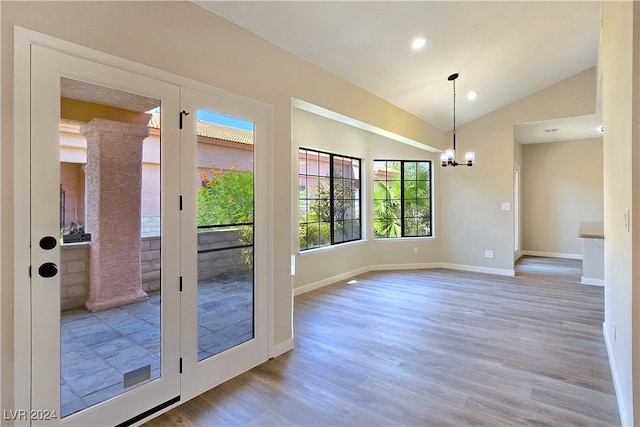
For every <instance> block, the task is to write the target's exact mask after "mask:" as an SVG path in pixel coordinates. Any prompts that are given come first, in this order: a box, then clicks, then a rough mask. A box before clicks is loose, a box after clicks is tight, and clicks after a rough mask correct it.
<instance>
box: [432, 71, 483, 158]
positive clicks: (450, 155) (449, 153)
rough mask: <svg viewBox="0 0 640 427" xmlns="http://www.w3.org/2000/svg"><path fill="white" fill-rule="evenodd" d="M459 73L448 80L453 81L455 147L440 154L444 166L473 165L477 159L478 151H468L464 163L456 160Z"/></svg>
mask: <svg viewBox="0 0 640 427" xmlns="http://www.w3.org/2000/svg"><path fill="white" fill-rule="evenodd" d="M457 78H458V73H455V74H451V75H450V76H449V77H448V78H447V80H449V81H450V82H452V83H453V132H452V133H453V148H448V149H446V150H444V153H442V154H441V155H440V161H441V162H442V166H443V167H447V166H453V167H456V166H473V161H474V160H475V159H476V153H474V152H473V151H467V152H466V153H464V160H465V162H464V163H458V162H456V79H457Z"/></svg>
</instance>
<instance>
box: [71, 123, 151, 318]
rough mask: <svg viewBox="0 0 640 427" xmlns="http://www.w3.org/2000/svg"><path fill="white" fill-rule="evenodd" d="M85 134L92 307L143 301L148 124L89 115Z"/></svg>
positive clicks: (84, 127)
mask: <svg viewBox="0 0 640 427" xmlns="http://www.w3.org/2000/svg"><path fill="white" fill-rule="evenodd" d="M80 133H81V134H82V135H84V136H85V138H86V139H87V168H86V192H85V194H86V203H87V206H86V226H85V230H86V232H87V233H91V250H90V263H89V299H88V301H87V304H86V305H87V308H88V309H89V310H91V311H100V310H107V309H109V308H113V307H118V306H121V305H124V304H130V303H134V302H139V301H144V300H146V299H147V294H146V293H145V292H144V291H143V290H142V272H141V266H140V257H141V255H140V228H141V221H140V211H141V208H140V198H141V187H142V142H143V141H144V139H145V138H146V137H147V136H148V135H149V128H148V127H147V126H141V125H135V124H130V123H121V122H114V121H110V120H104V119H93V120H91V121H90V122H89V123H87V124H85V125H83V126H81V127H80Z"/></svg>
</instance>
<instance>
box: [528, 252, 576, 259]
mask: <svg viewBox="0 0 640 427" xmlns="http://www.w3.org/2000/svg"><path fill="white" fill-rule="evenodd" d="M522 255H523V256H525V255H528V256H542V257H547V258H566V259H582V254H563V253H560V252H540V251H522Z"/></svg>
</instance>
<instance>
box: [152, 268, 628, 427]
mask: <svg viewBox="0 0 640 427" xmlns="http://www.w3.org/2000/svg"><path fill="white" fill-rule="evenodd" d="M580 273H581V261H574V260H551V259H544V258H522V259H521V261H520V262H519V263H518V266H517V276H516V277H503V276H493V275H484V274H476V273H467V272H458V271H452V270H443V269H438V270H410V271H388V272H371V273H367V274H363V275H361V276H358V277H356V278H355V279H356V280H357V283H354V284H347V283H346V281H345V282H341V283H337V284H334V285H331V286H327V287H324V288H322V289H318V290H315V291H313V292H309V293H306V294H303V295H300V296H298V297H296V300H295V313H294V326H295V341H296V345H295V349H294V350H293V351H291V352H289V353H287V354H285V355H282V356H280V357H278V358H276V359H273V360H270V361H268V362H267V363H265V364H263V365H261V366H259V367H257V368H255V369H253V370H251V371H249V372H247V373H245V374H243V375H241V376H239V377H237V378H235V379H233V380H231V381H228V382H227V383H225V384H222V385H221V386H219V387H217V388H215V389H213V390H211V391H209V392H207V393H204V394H203V395H201V396H199V397H197V398H195V399H193V400H191V401H189V402H187V403H185V404H183V405H181V406H179V407H178V408H175V409H173V410H171V411H169V412H168V413H166V414H164V415H162V416H160V417H158V418H156V419H155V420H152V421H151V422H149V423H147V424H146V425H147V426H148V427H156V426H240V425H242V426H244V425H247V426H249V425H251V426H280V425H282V426H311V425H313V426H365V425H366V426H395V425H403V426H468V425H472V426H478V425H486V426H521V425H536V426H577V425H580V426H611V425H620V419H619V416H618V408H617V403H616V399H615V395H614V390H613V384H612V380H611V374H610V370H609V365H608V361H607V354H606V349H605V343H604V339H603V336H602V322H603V288H600V287H593V286H588V285H580V284H579V282H580Z"/></svg>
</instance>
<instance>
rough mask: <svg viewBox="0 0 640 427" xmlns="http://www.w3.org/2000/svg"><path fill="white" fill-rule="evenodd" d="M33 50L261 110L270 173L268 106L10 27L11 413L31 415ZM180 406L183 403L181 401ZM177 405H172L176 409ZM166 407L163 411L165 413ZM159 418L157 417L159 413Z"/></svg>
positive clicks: (266, 247) (269, 250)
mask: <svg viewBox="0 0 640 427" xmlns="http://www.w3.org/2000/svg"><path fill="white" fill-rule="evenodd" d="M32 45H40V46H45V47H48V48H51V49H54V50H58V51H60V52H63V53H67V54H69V55H72V56H76V57H80V58H85V59H88V60H91V61H95V62H98V63H102V64H105V65H108V66H110V67H113V68H118V69H121V70H125V71H129V72H132V73H136V74H139V75H142V76H146V77H150V78H154V79H157V80H160V81H165V82H168V83H172V84H175V85H179V86H181V87H189V88H191V89H194V90H201V91H204V92H208V93H210V94H214V95H216V96H218V97H220V98H221V99H227V100H229V101H231V102H239V103H244V104H246V105H249V106H252V107H254V108H258V109H261V110H263V112H264V114H265V117H266V127H265V129H264V135H262V136H261V137H262V138H263V141H264V144H263V146H264V149H263V150H262V152H261V154H260V156H261V159H257V160H256V161H260V162H262V163H263V164H264V165H265V170H266V171H273V163H274V160H273V106H272V105H269V104H266V103H263V102H260V101H256V100H253V99H250V98H246V97H243V96H240V95H237V94H234V93H231V92H228V91H225V90H222V89H218V88H214V87H212V86H209V85H206V84H202V83H199V82H196V81H193V80H190V79H187V78H184V77H181V76H178V75H175V74H172V73H168V72H165V71H162V70H158V69H155V68H153V67H149V66H146V65H142V64H139V63H136V62H133V61H129V60H126V59H123V58H119V57H117V56H113V55H110V54H106V53H103V52H100V51H97V50H94V49H91V48H87V47H85V46H81V45H78V44H75V43H71V42H68V41H64V40H60V39H57V38H55V37H51V36H48V35H45V34H42V33H38V32H36V31H32V30H28V29H25V28H22V27H18V26H16V27H14V91H13V94H14V102H13V125H14V143H13V149H14V163H13V165H14V173H13V179H14V194H13V206H14V210H13V213H14V221H13V223H14V227H13V234H14V241H13V251H14V252H13V253H14V259H13V276H14V286H13V307H14V316H13V322H14V324H13V332H14V333H13V339H14V389H13V394H14V407H15V408H19V409H21V410H26V411H27V412H28V411H30V410H31V409H42V408H31V403H30V401H31V396H30V394H31V390H30V384H31V361H32V360H31V333H32V330H31V314H32V313H31V308H30V306H31V296H30V277H29V267H30V249H29V240H30V239H29V233H28V230H29V227H30V217H29V215H25V213H27V212H29V209H30V196H29V193H28V192H25V191H23V190H24V186H23V185H22V184H21V183H25V182H29V179H30V68H31V62H30V51H31V46H32ZM265 178H266V179H265V181H264V182H265V187H266V194H265V198H266V217H265V221H266V223H267V225H268V226H267V227H266V233H267V235H266V238H265V240H264V242H265V243H264V244H263V247H261V248H259V249H256V250H262V251H264V253H265V254H268V265H267V268H266V271H265V274H266V275H267V277H266V278H265V285H266V287H267V294H268V300H267V312H268V321H267V325H268V331H267V332H268V339H267V341H268V352H269V357H272V356H274V355H275V353H276V351H277V349H275V348H274V344H273V338H274V319H273V310H274V303H273V299H274V295H273V286H274V279H273V258H272V254H273V242H274V239H273V226H272V225H273V221H274V213H273V210H274V206H273V202H272V201H273V194H274V189H273V174H272V173H270V172H268V173H267V177H265ZM183 401H184V400H183ZM176 405H177V404H175V405H173V406H176ZM173 406H170V407H167V408H165V409H164V411H166V410H168V409H170V408H171V407H173ZM158 413H161V412H158ZM15 425H17V426H22V425H30V423H29V421H28V420H16V423H15Z"/></svg>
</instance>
